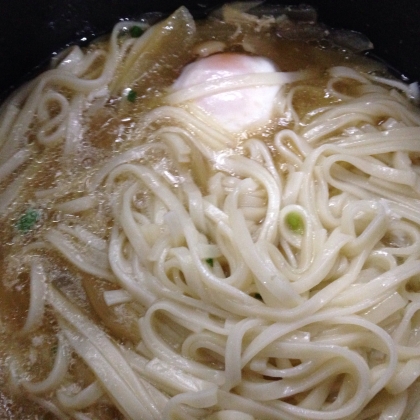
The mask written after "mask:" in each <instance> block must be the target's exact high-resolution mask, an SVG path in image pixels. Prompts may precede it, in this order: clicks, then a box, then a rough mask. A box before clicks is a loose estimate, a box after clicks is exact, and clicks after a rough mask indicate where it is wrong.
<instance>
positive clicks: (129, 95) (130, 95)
mask: <svg viewBox="0 0 420 420" xmlns="http://www.w3.org/2000/svg"><path fill="white" fill-rule="evenodd" d="M136 98H137V92H136V91H135V90H133V89H131V90H130V92H128V93H127V101H130V102H134V101H135V100H136Z"/></svg>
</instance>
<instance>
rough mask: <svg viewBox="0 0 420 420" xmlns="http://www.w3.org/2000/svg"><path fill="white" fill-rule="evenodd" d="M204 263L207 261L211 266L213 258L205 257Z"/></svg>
mask: <svg viewBox="0 0 420 420" xmlns="http://www.w3.org/2000/svg"><path fill="white" fill-rule="evenodd" d="M206 263H207V264H208V265H209V266H210V267H213V258H207V259H206Z"/></svg>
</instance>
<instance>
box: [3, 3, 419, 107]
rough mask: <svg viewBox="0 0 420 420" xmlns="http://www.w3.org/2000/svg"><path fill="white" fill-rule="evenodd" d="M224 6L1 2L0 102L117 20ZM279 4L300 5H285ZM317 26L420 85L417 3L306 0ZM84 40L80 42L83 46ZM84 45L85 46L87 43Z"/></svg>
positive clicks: (203, 10) (201, 11)
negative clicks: (362, 44)
mask: <svg viewBox="0 0 420 420" xmlns="http://www.w3.org/2000/svg"><path fill="white" fill-rule="evenodd" d="M221 3H223V2H215V1H211V0H198V1H191V0H174V1H168V0H148V1H144V0H0V100H1V99H2V98H4V95H5V94H6V93H7V92H8V91H10V89H11V88H12V87H13V86H17V85H19V84H20V83H22V82H23V81H24V80H25V79H26V78H28V77H29V76H28V74H30V72H31V70H32V74H33V69H34V68H36V67H37V66H40V65H41V66H42V65H43V64H44V65H45V63H46V61H47V60H48V58H49V57H50V56H51V54H52V53H54V52H57V51H60V50H61V49H62V48H63V47H65V46H66V45H68V44H71V43H74V42H78V43H83V42H86V41H89V40H91V39H92V38H94V37H95V36H97V35H100V34H103V33H105V32H109V31H110V30H111V29H112V27H113V25H114V23H115V22H116V21H117V20H118V19H120V18H136V17H137V16H139V15H140V14H141V13H143V12H148V11H154V10H161V11H163V12H167V13H169V12H172V11H173V10H174V9H175V8H176V7H178V6H179V5H181V4H184V5H186V6H187V7H188V8H189V9H190V10H191V11H192V12H193V13H195V15H196V16H202V15H203V13H204V12H205V10H206V9H209V8H212V7H215V6H216V5H217V4H221ZM279 3H283V4H301V3H302V1H293V0H285V1H282V2H281V1H279ZM305 3H308V4H311V5H313V6H315V7H316V8H317V9H318V13H319V21H321V22H324V23H326V24H327V25H329V26H331V27H334V28H346V29H353V30H357V31H360V32H363V33H364V34H365V35H367V36H368V37H369V38H370V39H371V41H372V42H373V44H374V45H375V50H374V53H375V54H376V55H378V56H379V57H381V58H383V59H384V60H386V61H387V62H388V63H389V64H390V65H392V66H393V67H395V68H397V69H398V70H399V71H400V72H401V73H402V74H403V75H404V76H405V77H406V78H408V79H409V80H410V81H414V80H419V79H420V0H399V1H396V0H307V1H305ZM81 40H83V41H81ZM85 40H86V41H85Z"/></svg>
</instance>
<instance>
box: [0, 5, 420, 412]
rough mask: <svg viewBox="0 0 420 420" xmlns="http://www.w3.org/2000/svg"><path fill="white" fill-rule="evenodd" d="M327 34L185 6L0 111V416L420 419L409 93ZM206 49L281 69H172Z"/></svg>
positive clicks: (36, 84) (419, 253)
mask: <svg viewBox="0 0 420 420" xmlns="http://www.w3.org/2000/svg"><path fill="white" fill-rule="evenodd" d="M241 7H242V9H241ZM282 25H283V26H282ZM284 25H286V27H287V29H288V30H287V31H286V32H287V33H288V34H289V35H290V34H291V33H292V32H290V31H293V30H296V28H297V32H299V31H301V32H302V33H303V35H302V34H301V35H302V36H301V38H304V39H296V38H294V37H293V36H289V37H288V36H286V35H285V33H286V32H285V33H284V34H283V35H282V33H281V31H279V28H281V27H282V28H284V27H285V26H284ZM287 25H289V26H287ZM302 28H303V29H304V30H303V31H302ZM308 28H309V29H311V31H312V32H310V33H311V34H312V35H311V36H310V37H309V36H308ZM316 28H318V32H316V31H315V29H316ZM319 28H321V29H319ZM327 32H328V31H327V30H325V28H323V27H318V26H316V25H313V24H312V23H305V22H303V23H302V24H299V23H293V21H292V20H290V19H289V18H288V17H286V16H284V15H280V16H270V15H266V14H263V15H255V14H252V13H251V12H247V11H246V10H245V8H244V7H243V5H239V8H238V7H231V6H226V7H224V8H223V9H222V11H221V12H220V11H219V12H218V14H215V15H214V16H213V17H211V18H209V19H208V20H207V21H205V22H201V21H199V22H194V20H193V18H192V17H191V15H190V14H189V12H188V11H187V10H186V9H185V8H180V9H179V10H177V11H176V12H175V13H174V14H173V15H172V16H170V17H169V18H167V19H166V20H164V21H163V22H160V23H156V24H155V25H152V26H151V25H149V24H148V23H147V22H146V21H140V22H131V21H122V22H119V23H118V24H117V25H116V26H115V28H114V30H113V32H112V34H111V35H110V36H109V37H108V38H106V39H102V40H99V41H98V42H96V43H94V44H92V45H91V46H89V47H87V48H86V49H83V50H82V49H80V48H79V47H76V46H74V47H72V48H70V49H69V50H67V51H66V52H65V53H63V54H61V55H59V56H58V57H57V58H56V59H55V60H54V63H53V65H52V68H51V69H49V70H47V71H45V72H44V73H42V74H41V75H40V76H38V77H37V78H35V79H34V80H33V81H31V82H29V83H27V84H26V85H25V86H23V87H22V88H21V89H19V90H18V91H17V92H16V93H15V94H13V95H12V96H11V97H10V98H9V100H8V101H6V102H5V103H4V104H3V106H2V109H1V116H0V119H1V123H0V147H1V152H0V181H1V185H0V187H1V190H0V209H1V213H0V214H1V232H2V244H1V270H2V281H1V286H0V287H1V295H0V311H1V321H0V327H1V328H0V330H1V340H0V349H1V350H0V355H1V357H0V360H1V365H0V366H1V368H0V376H1V377H0V381H1V382H2V383H3V385H2V390H1V399H2V410H3V411H2V412H1V414H2V418H10V419H15V418H16V419H17V418H19V419H26V418H28V419H29V418H31V419H34V418H44V419H52V418H59V419H70V418H71V419H78V420H86V419H94V418H95V419H96V418H100V419H123V418H126V419H135V420H138V419H146V420H148V419H156V420H160V419H185V420H187V419H207V420H239V419H240V420H251V419H282V420H297V419H313V420H316V419H322V420H333V419H334V420H335V419H359V420H362V419H377V418H380V419H410V418H411V419H414V418H420V403H419V400H418V392H419V386H420V382H419V379H418V378H419V376H420V334H419V331H420V178H419V176H420V128H419V126H420V113H419V110H418V108H417V107H416V105H415V102H416V99H417V97H416V96H417V85H416V84H412V85H407V84H404V83H403V82H400V81H398V80H396V79H394V78H392V77H391V76H389V75H387V74H386V71H385V70H384V69H383V68H382V66H381V65H379V64H377V63H371V62H369V61H368V60H367V59H365V58H363V57H359V56H357V55H356V54H352V53H351V52H350V51H349V50H348V49H345V48H344V50H343V47H338V46H337V45H333V43H332V42H330V41H329V38H328V36H327ZM314 33H318V35H316V34H315V35H313V34H314ZM319 33H321V36H319ZM140 35H141V36H140ZM286 38H288V39H286ZM290 38H293V39H290ZM298 38H299V37H298ZM181 47H182V48H181ZM217 54H230V56H233V57H234V58H237V57H238V56H239V55H240V56H246V57H256V56H259V57H262V58H264V60H265V59H268V60H269V61H270V63H273V66H274V67H273V68H274V69H275V70H274V71H266V70H264V71H255V72H248V73H247V72H245V73H244V72H242V73H238V74H228V75H227V76H226V77H215V78H210V79H209V80H205V81H201V82H196V83H193V84H192V85H188V84H186V85H184V84H182V83H181V82H179V80H181V79H179V77H180V74H185V71H186V70H185V69H186V66H187V65H188V64H189V63H190V64H191V63H195V62H197V61H200V60H205V59H206V58H209V57H214V56H216V59H217V57H218V56H217ZM224 57H226V56H224ZM201 62H202V61H201ZM189 68H190V69H191V68H193V67H189ZM183 69H184V71H183ZM177 79H178V81H177V82H176V80H177ZM269 88H270V89H274V91H273V90H271V92H272V93H273V92H274V95H273V99H271V100H270V101H271V102H272V104H271V102H270V107H269V113H270V115H269V119H268V120H267V121H266V122H264V124H261V122H258V123H256V125H255V124H254V125H252V126H249V127H248V126H246V128H243V127H242V126H241V125H239V126H236V128H235V130H230V129H229V128H226V127H227V126H225V125H224V123H222V122H220V121H218V120H217V121H216V119H215V117H214V116H213V115H212V114H211V113H208V112H206V110H205V109H204V108H203V107H201V106H200V105H199V104H200V103H201V102H200V100H203V98H204V99H205V98H209V97H213V98H214V97H216V96H217V95H223V94H225V93H226V92H228V93H232V92H248V93H250V94H251V97H252V98H254V94H255V95H256V94H257V92H260V91H261V89H269ZM219 97H220V96H219ZM271 105H272V106H271ZM246 106H247V105H246V103H245V102H244V104H243V107H242V108H241V107H237V109H236V114H235V115H237V116H236V117H235V118H238V120H237V121H236V122H238V121H239V122H243V120H246V121H244V122H245V123H246V124H248V123H249V122H250V121H249V120H248V117H247V118H246V119H245V118H244V117H242V116H243V115H244V112H245V111H246V109H245V108H246ZM222 114H224V112H222ZM241 118H243V120H241ZM251 122H252V121H251ZM241 127H242V128H241ZM42 416H44V417H42Z"/></svg>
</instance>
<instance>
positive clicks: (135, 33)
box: [130, 26, 143, 38]
mask: <svg viewBox="0 0 420 420" xmlns="http://www.w3.org/2000/svg"><path fill="white" fill-rule="evenodd" d="M142 34H143V29H141V28H140V26H132V27H131V28H130V35H131V36H132V38H139V37H140V36H141V35H142Z"/></svg>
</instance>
